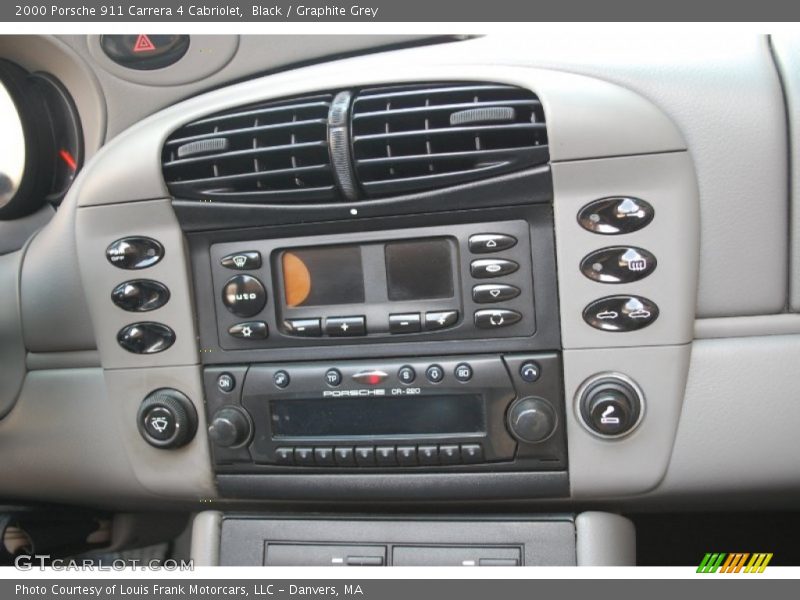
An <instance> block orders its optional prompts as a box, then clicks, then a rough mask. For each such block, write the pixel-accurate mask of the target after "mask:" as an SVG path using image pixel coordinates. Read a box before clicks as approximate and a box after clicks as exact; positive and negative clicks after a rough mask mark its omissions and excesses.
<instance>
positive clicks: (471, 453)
mask: <svg viewBox="0 0 800 600" xmlns="http://www.w3.org/2000/svg"><path fill="white" fill-rule="evenodd" d="M461 460H462V461H463V462H464V464H468V465H474V464H476V463H482V462H483V448H482V447H481V445H480V444H461Z"/></svg>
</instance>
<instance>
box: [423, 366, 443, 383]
mask: <svg viewBox="0 0 800 600" xmlns="http://www.w3.org/2000/svg"><path fill="white" fill-rule="evenodd" d="M425 377H427V378H428V381H430V382H431V383H439V382H440V381H442V379H444V369H442V367H441V366H440V365H431V366H429V367H428V368H427V369H426V370H425Z"/></svg>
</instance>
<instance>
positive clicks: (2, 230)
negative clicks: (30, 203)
mask: <svg viewBox="0 0 800 600" xmlns="http://www.w3.org/2000/svg"><path fill="white" fill-rule="evenodd" d="M54 214H55V211H54V210H53V207H52V206H50V205H49V204H46V205H45V206H43V207H42V208H40V209H39V210H38V211H36V212H35V213H33V214H32V215H28V216H26V217H21V218H19V219H14V220H13V221H0V255H1V254H8V253H9V252H15V251H16V250H19V249H20V248H22V246H24V245H25V242H27V241H28V240H29V239H30V237H31V236H32V235H33V234H34V233H36V232H37V231H38V230H39V229H41V228H42V227H44V226H45V225H47V223H49V222H50V219H52V218H53V215H54Z"/></svg>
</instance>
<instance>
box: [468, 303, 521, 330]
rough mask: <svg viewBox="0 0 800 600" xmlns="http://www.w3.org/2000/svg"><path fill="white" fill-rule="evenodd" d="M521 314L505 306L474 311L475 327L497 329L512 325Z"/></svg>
mask: <svg viewBox="0 0 800 600" xmlns="http://www.w3.org/2000/svg"><path fill="white" fill-rule="evenodd" d="M520 319H522V315H521V314H520V313H518V312H517V311H515V310H510V309H507V308H494V309H484V310H477V311H475V327H477V328H479V329H499V328H501V327H509V326H510V325H514V323H517V322H518V321H519V320H520Z"/></svg>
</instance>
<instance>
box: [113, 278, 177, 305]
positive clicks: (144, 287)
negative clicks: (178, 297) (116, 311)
mask: <svg viewBox="0 0 800 600" xmlns="http://www.w3.org/2000/svg"><path fill="white" fill-rule="evenodd" d="M168 300H169V290H168V289H167V286H165V285H164V284H162V283H159V282H158V281H151V280H149V279H136V280H134V281H126V282H124V283H120V284H119V285H118V286H117V287H115V288H114V289H113V291H112V292H111V301H112V302H113V303H114V304H116V305H117V306H119V307H120V308H121V309H122V310H127V311H129V312H148V311H151V310H155V309H157V308H161V307H162V306H164V305H165V304H166V303H167V301H168Z"/></svg>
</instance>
